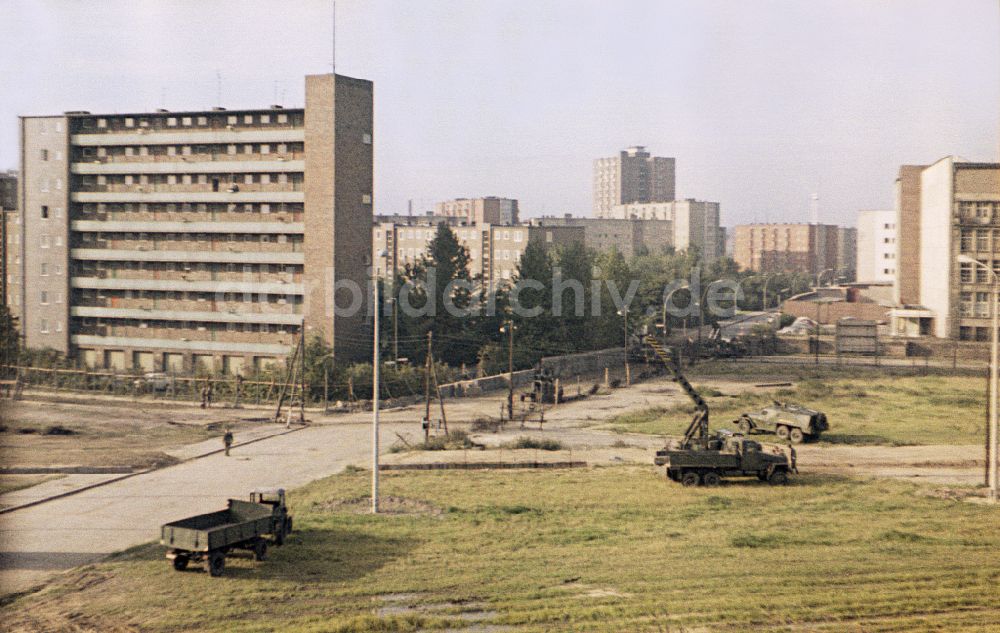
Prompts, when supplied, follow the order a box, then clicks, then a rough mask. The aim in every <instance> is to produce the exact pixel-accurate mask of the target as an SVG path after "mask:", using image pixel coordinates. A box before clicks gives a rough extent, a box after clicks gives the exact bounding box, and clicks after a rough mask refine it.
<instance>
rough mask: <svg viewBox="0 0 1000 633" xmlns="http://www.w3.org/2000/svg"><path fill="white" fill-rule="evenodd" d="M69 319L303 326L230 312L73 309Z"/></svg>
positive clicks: (297, 320)
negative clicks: (71, 317) (88, 318)
mask: <svg viewBox="0 0 1000 633" xmlns="http://www.w3.org/2000/svg"><path fill="white" fill-rule="evenodd" d="M70 315H71V316H75V317H92V318H97V319H138V320H140V321H193V322H198V323H269V324H272V325H275V324H277V325H301V324H302V316H301V315H299V314H280V313H266V312H257V313H245V312H235V311H233V312H229V311H194V310H191V311H188V310H153V309H150V310H145V309H142V308H103V307H96V306H91V307H87V306H74V307H72V308H70Z"/></svg>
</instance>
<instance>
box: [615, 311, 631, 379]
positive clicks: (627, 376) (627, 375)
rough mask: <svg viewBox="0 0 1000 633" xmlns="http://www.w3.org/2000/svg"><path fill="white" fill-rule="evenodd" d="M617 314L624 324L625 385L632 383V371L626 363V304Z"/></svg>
mask: <svg viewBox="0 0 1000 633" xmlns="http://www.w3.org/2000/svg"><path fill="white" fill-rule="evenodd" d="M618 316H620V317H622V321H623V322H624V324H625V385H626V386H627V385H631V384H632V372H631V368H630V367H629V363H628V306H625V307H623V308H622V309H621V310H619V311H618Z"/></svg>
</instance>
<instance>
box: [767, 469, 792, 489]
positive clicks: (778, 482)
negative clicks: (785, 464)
mask: <svg viewBox="0 0 1000 633" xmlns="http://www.w3.org/2000/svg"><path fill="white" fill-rule="evenodd" d="M767 483H769V484H771V485H772V486H783V485H785V484H787V483H788V473H786V472H785V471H784V469H775V471H774V472H772V473H771V474H770V475H768V477H767Z"/></svg>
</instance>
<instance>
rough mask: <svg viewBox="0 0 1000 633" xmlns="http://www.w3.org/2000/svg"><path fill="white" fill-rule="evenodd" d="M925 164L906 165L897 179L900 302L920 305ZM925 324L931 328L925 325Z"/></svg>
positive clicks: (895, 285) (895, 283) (897, 286)
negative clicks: (922, 198) (921, 220)
mask: <svg viewBox="0 0 1000 633" xmlns="http://www.w3.org/2000/svg"><path fill="white" fill-rule="evenodd" d="M925 167H927V166H926V165H903V166H901V167H900V168H899V176H898V177H897V178H896V205H895V207H896V208H895V211H896V219H895V222H896V233H897V235H896V275H895V279H894V280H893V298H894V299H895V301H896V303H897V304H898V305H902V306H907V305H912V306H917V305H919V304H920V180H921V173H922V172H923V170H924V168H925ZM925 327H929V326H927V325H926V324H925Z"/></svg>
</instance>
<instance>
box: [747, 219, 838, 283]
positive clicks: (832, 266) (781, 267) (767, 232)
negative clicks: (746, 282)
mask: <svg viewBox="0 0 1000 633" xmlns="http://www.w3.org/2000/svg"><path fill="white" fill-rule="evenodd" d="M733 231H734V240H733V259H734V260H735V261H736V263H737V264H739V265H740V267H741V268H744V269H747V270H755V271H760V272H781V271H787V272H802V273H808V274H810V275H816V276H817V277H818V276H821V275H822V279H821V281H823V282H829V281H833V280H834V279H839V278H844V277H848V276H849V275H850V273H851V271H853V269H854V262H853V261H848V260H849V259H852V258H853V251H852V250H851V249H842V248H840V247H839V246H838V241H839V240H840V239H841V235H842V233H841V230H840V227H837V226H834V225H831V224H743V225H739V226H736V227H734V229H733ZM847 239H850V238H847Z"/></svg>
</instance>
